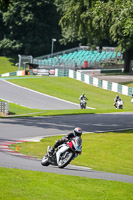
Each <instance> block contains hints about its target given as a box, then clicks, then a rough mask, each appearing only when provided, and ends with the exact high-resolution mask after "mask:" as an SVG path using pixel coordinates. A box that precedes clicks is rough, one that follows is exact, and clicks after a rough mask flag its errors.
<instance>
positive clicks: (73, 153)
mask: <svg viewBox="0 0 133 200" xmlns="http://www.w3.org/2000/svg"><path fill="white" fill-rule="evenodd" d="M50 148H51V147H50V146H48V148H47V154H46V155H45V156H44V157H43V159H42V161H41V164H42V165H43V166H48V165H50V164H51V165H55V166H58V167H59V168H64V167H66V166H67V165H68V164H69V163H70V162H71V160H73V159H74V158H76V157H77V156H78V154H80V153H81V151H82V140H81V138H80V137H78V136H76V137H75V138H74V139H72V140H71V141H68V142H66V143H64V144H62V145H60V146H59V147H58V148H57V149H56V150H55V151H54V152H53V154H52V155H50V154H49V150H50Z"/></svg>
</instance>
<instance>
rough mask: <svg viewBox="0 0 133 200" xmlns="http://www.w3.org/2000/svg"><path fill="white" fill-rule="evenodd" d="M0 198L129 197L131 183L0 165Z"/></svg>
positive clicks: (102, 199) (91, 199)
mask: <svg viewBox="0 0 133 200" xmlns="http://www.w3.org/2000/svg"><path fill="white" fill-rule="evenodd" d="M0 199H1V200H5V199H8V200H44V199H45V200H68V199H69V200H132V199H133V184H130V183H122V182H116V181H106V180H98V179H89V178H85V177H74V176H67V175H59V174H52V173H44V172H33V171H28V170H19V169H6V168H0Z"/></svg>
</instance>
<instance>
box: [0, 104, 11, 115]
mask: <svg viewBox="0 0 133 200" xmlns="http://www.w3.org/2000/svg"><path fill="white" fill-rule="evenodd" d="M0 113H3V114H6V115H8V113H9V104H8V102H5V101H0Z"/></svg>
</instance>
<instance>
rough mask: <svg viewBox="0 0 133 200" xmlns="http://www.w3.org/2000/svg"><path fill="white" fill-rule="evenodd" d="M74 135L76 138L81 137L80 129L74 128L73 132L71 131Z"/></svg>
mask: <svg viewBox="0 0 133 200" xmlns="http://www.w3.org/2000/svg"><path fill="white" fill-rule="evenodd" d="M73 132H74V134H75V135H76V136H81V135H82V129H81V128H79V127H76V128H75V129H74V130H73Z"/></svg>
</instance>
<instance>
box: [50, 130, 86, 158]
mask: <svg viewBox="0 0 133 200" xmlns="http://www.w3.org/2000/svg"><path fill="white" fill-rule="evenodd" d="M81 135H82V129H81V128H79V127H76V128H75V129H74V130H73V132H71V133H68V134H67V135H66V136H64V137H62V138H61V139H60V140H58V141H56V143H55V144H54V145H53V147H52V148H51V149H50V150H49V154H51V155H52V154H53V152H54V150H55V149H56V148H57V147H58V146H59V145H61V144H63V143H65V142H68V141H70V140H72V139H73V138H75V137H76V136H79V137H80V143H81V144H82V139H81ZM81 144H80V145H81ZM78 154H81V152H79V153H78Z"/></svg>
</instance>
